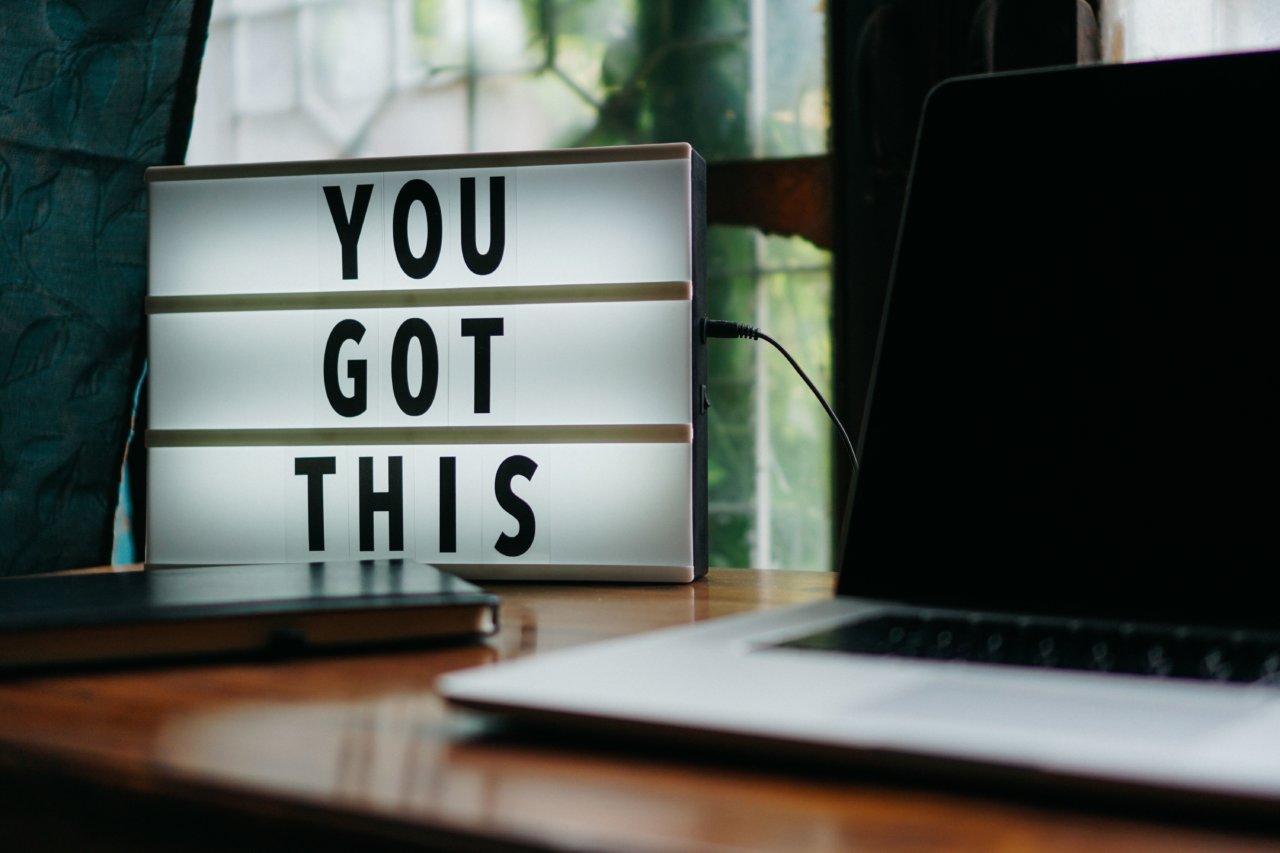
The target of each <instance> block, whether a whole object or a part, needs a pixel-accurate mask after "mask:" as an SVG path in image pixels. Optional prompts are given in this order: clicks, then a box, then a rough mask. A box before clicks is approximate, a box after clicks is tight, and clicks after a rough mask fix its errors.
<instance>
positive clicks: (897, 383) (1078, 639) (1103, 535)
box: [441, 54, 1280, 808]
mask: <svg viewBox="0 0 1280 853" xmlns="http://www.w3.org/2000/svg"><path fill="white" fill-rule="evenodd" d="M1276 81H1280V54H1256V55H1241V56H1230V57H1215V58H1204V59H1194V60H1179V61H1173V62H1162V63H1151V64H1143V65H1129V66H1105V67H1104V66H1097V67H1087V68H1075V69H1061V70H1050V71H1041V72H1028V73H1018V74H1009V75H996V76H989V77H982V78H968V79H960V80H954V81H951V82H948V83H945V84H944V85H942V86H941V87H939V88H938V89H936V90H935V91H934V93H933V94H932V96H931V97H930V99H929V101H928V104H927V106H926V109H925V112H924V117H923V121H922V125H921V132H920V137H919V140H918V143H917V149H916V156H915V161H914V165H913V171H912V179H911V185H910V189H909V194H908V201H907V205H906V212H905V215H904V218H903V224H902V229H901V234H900V237H899V244H898V249H897V255H896V263H895V270H894V274H893V281H892V284H891V288H890V293H889V296H888V300H887V308H886V312H885V317H884V320H883V322H882V325H881V336H880V342H879V346H878V351H877V356H876V364H875V368H874V369H875V378H874V382H873V385H872V390H871V395H870V402H869V406H868V409H867V414H866V417H865V418H864V423H863V429H862V433H861V436H860V456H861V460H862V464H861V468H860V470H859V472H858V474H857V476H856V485H855V491H854V497H853V499H852V501H851V507H850V509H849V513H850V514H849V518H848V519H847V521H848V538H847V545H846V546H845V548H844V553H843V555H842V561H841V566H840V576H839V583H838V595H837V597H836V598H835V599H834V600H829V601H822V602H818V603H815V604H811V605H807V606H800V607H794V608H789V609H785V610H781V611H774V612H766V613H758V614H751V615H747V616H743V617H736V618H730V619H724V620H715V621H711V622H705V623H701V624H697V625H693V626H691V627H687V628H680V629H675V630H668V631H662V632H658V633H653V634H647V635H642V636H637V637H632V638H626V639H622V640H618V641H612V642H608V643H602V644H600V645H596V646H590V647H585V648H578V649H571V650H567V651H564V652H561V653H553V654H546V655H539V656H536V657H533V658H531V659H528V660H523V661H516V662H513V663H508V664H503V665H499V666H494V667H491V668H486V669H481V670H474V671H470V672H464V673H460V674H456V675H452V676H449V677H447V678H446V679H445V680H444V681H443V682H442V684H441V689H442V690H443V692H444V694H445V695H446V696H447V697H449V698H450V699H451V700H453V701H455V702H457V703H460V704H463V705H466V706H470V707H476V708H484V709H493V710H499V711H502V712H505V713H509V714H516V715H527V716H531V717H534V716H536V717H540V718H543V719H547V718H550V719H558V720H561V721H564V722H566V723H569V724H572V725H577V726H581V725H588V724H602V725H609V726H612V727H615V728H617V727H619V726H622V727H624V728H631V729H635V730H645V731H648V732H651V733H652V732H659V733H661V732H667V733H685V734H687V733H689V732H691V731H694V732H697V733H699V736H700V737H702V738H704V739H706V738H709V737H712V738H718V739H720V740H721V741H724V742H734V743H750V744H761V745H772V746H774V747H778V746H782V747H784V748H786V749H788V750H793V751H795V752H797V753H807V754H816V755H821V756H825V757H828V758H830V759H831V760H833V761H848V762H864V763H874V764H881V765H892V764H901V765H904V766H910V767H915V768H919V767H922V766H928V765H927V764H925V765H922V764H921V761H920V759H927V760H929V761H935V762H939V764H938V765H937V766H938V767H939V768H942V767H943V765H944V764H946V765H948V766H950V767H952V768H955V767H959V768H983V769H999V770H1000V771H1001V772H1000V774H995V775H1000V776H1002V777H1004V776H1007V775H1008V771H1013V772H1014V774H1015V778H1019V779H1021V778H1023V777H1024V776H1025V777H1026V778H1030V779H1042V780H1053V781H1058V782H1062V781H1072V782H1074V781H1080V780H1086V781H1088V782H1090V783H1091V784H1093V785H1095V786H1096V783H1098V782H1104V781H1105V782H1108V783H1114V784H1113V785H1104V786H1102V787H1103V788H1106V789H1107V790H1112V789H1114V788H1116V787H1118V788H1121V789H1126V788H1131V789H1136V790H1140V791H1142V792H1144V793H1149V792H1151V791H1153V790H1154V791H1165V792H1183V793H1188V792H1190V793H1194V794H1195V797H1196V799H1197V800H1205V799H1206V798H1207V799H1210V800H1214V801H1222V802H1230V803H1240V804H1245V805H1250V804H1253V805H1258V804H1260V805H1263V806H1264V807H1271V808H1274V807H1275V806H1276V805H1280V758H1278V756H1280V599H1278V598H1277V597H1276V595H1275V593H1274V592H1273V591H1272V590H1273V589H1274V584H1275V581H1276V580H1277V575H1278V574H1280V523H1277V522H1278V520H1280V513H1278V512H1277V510H1278V509H1280V501H1278V500H1277V494H1280V420H1278V419H1277V417H1276V415H1275V412H1276V411H1277V409H1280V405H1278V403H1280V400H1278V399H1277V398H1280V296H1278V293H1280V213H1278V211H1280V134H1278V133H1277V131H1276V128H1275V127H1274V126H1273V121H1272V117H1271V116H1270V115H1268V113H1269V112H1270V111H1269V110H1267V109H1266V107H1265V106H1264V105H1263V103H1262V101H1260V100H1259V97H1258V92H1259V91H1261V90H1263V89H1266V90H1268V91H1269V90H1270V88H1271V87H1273V86H1274V84H1275V82H1276Z"/></svg>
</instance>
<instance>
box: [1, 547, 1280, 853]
mask: <svg viewBox="0 0 1280 853" xmlns="http://www.w3.org/2000/svg"><path fill="white" fill-rule="evenodd" d="M833 580H834V578H833V576H832V575H829V574H825V573H816V572H781V571H778V572H763V571H753V570H734V569H719V570H713V571H712V572H711V573H710V574H709V576H708V577H707V578H706V579H704V580H701V581H698V582H695V583H693V584H689V585H662V586H642V585H587V584H572V585H571V584H544V585H535V584H524V585H518V584H492V585H488V587H487V588H489V589H492V590H493V591H495V592H498V593H499V594H500V595H501V596H503V599H504V604H503V607H502V614H501V616H502V630H501V631H500V633H499V634H498V635H497V636H496V637H494V638H492V639H491V640H489V641H488V642H487V643H485V644H477V645H464V646H450V647H436V648H415V649H399V650H394V651H380V652H376V653H346V654H337V655H329V656H326V657H322V658H321V657H317V658H304V659H293V660H258V661H251V662H246V661H240V662H225V661H224V662H214V663H209V662H204V663H190V664H182V665H166V666H163V667H160V666H154V667H133V668H128V669H116V670H110V671H108V670H99V671H93V672H79V673H70V672H64V673H58V674H47V675H41V676H26V677H21V678H13V677H8V678H5V679H3V680H0V821H3V822H2V823H0V838H3V839H5V841H4V842H3V848H4V849H5V850H25V849H41V850H50V849H95V850H125V849H128V850H131V851H137V850H151V849H184V850H221V849H230V848H233V847H234V848H238V849H254V850H257V849H267V848H275V849H280V848H281V847H282V846H284V847H287V848H288V849H300V850H302V849H362V850H381V849H401V848H409V847H413V848H422V849H457V850H607V851H701V850H706V851H724V850H751V851H757V850H758V851H806V850H812V851H845V850H872V851H908V850H911V851H915V850H939V849H944V850H983V851H988V850H1090V851H1098V850H1101V851H1111V850H1114V851H1121V850H1123V851H1134V850H1153V851H1154V850H1160V851H1165V850H1196V851H1245V850H1259V849H1275V850H1280V835H1267V834H1266V833H1265V832H1264V831H1263V829H1261V828H1259V827H1258V826H1256V825H1255V826H1253V827H1245V826H1242V825H1232V824H1229V823H1223V822H1217V823H1212V824H1210V823H1206V822H1205V820H1204V819H1201V818H1197V819H1196V820H1195V821H1188V820H1185V819H1184V816H1183V815H1181V814H1177V813H1173V812H1171V811H1167V810H1164V811H1162V810H1160V809H1159V808H1156V809H1151V808H1147V809H1144V810H1142V811H1135V810H1134V809H1132V808H1126V809H1125V810H1119V811H1118V810H1115V809H1107V808H1106V807H1105V805H1104V804H1103V803H1100V802H1095V801H1090V800H1086V801H1085V802H1083V803H1081V802H1075V803H1072V804H1062V803H1059V802H1058V801H1056V800H1053V799H1047V798H1045V797H1038V798H1033V797H1026V796H1020V795H1018V793H1017V792H1011V791H990V790H978V791H974V790H968V789H966V787H964V786H963V785H957V784H955V783H951V784H949V785H948V784H932V783H930V782H929V780H927V779H925V780H916V781H912V780H902V779H889V778H882V777H879V776H877V774H876V773H875V771H874V770H873V769H872V770H869V769H868V768H859V769H855V770H841V769H838V768H832V767H827V768H818V767H812V766H803V765H800V764H797V763H793V762H785V761H784V762H779V761H777V760H765V759H762V758H759V757H751V756H734V755H725V754H719V753H714V752H703V751H700V750H696V749H695V750H693V751H692V752H691V751H689V750H688V749H686V748H679V749H677V748H671V747H656V746H653V745H648V744H642V743H633V742H628V741H602V740H599V739H578V738H575V737H572V736H569V737H565V736H548V735H543V734H538V733H534V732H530V731H524V730H515V731H511V730H507V729H504V728H502V727H500V726H499V725H497V724H496V723H495V722H494V721H492V720H487V719H485V718H483V717H481V716H477V715H474V714H470V713H463V712H459V711H456V710H451V709H449V708H447V707H446V706H445V704H444V702H443V701H442V700H441V699H440V698H439V697H438V696H437V695H436V693H435V692H434V690H433V684H434V682H435V679H436V677H437V676H439V675H440V674H441V673H444V672H447V671H450V670H454V669H457V668H460V667H466V666H475V665H481V664H486V663H490V662H493V661H497V660H502V659H509V658H514V657H519V656H522V655H528V654H536V653H538V652H543V651H547V650H550V649H555V648H563V647H567V646H572V645H577V644H580V643H585V642H591V641H594V640H599V639H603V638H606V637H612V636H620V635H625V634H630V633H634V632H637V631H644V630H650V629H654V628H660V627H664V626H669V625H677V624H683V623H687V622H690V621H693V620H698V619H705V618H710V617H715V616H722V615H728V614H732V613H738V612H742V611H746V610H752V609H757V608H762V607H777V606H782V605H786V604H790V603H796V602H802V601H808V600H812V599H815V598H820V597H824V596H827V595H830V594H831V589H832V586H833ZM0 594H3V585H2V583H0Z"/></svg>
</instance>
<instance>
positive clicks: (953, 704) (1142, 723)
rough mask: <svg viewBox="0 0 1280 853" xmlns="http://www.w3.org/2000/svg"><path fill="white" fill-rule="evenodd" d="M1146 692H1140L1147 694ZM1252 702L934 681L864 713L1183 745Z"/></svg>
mask: <svg viewBox="0 0 1280 853" xmlns="http://www.w3.org/2000/svg"><path fill="white" fill-rule="evenodd" d="M1145 692H1146V691H1144V693H1145ZM1255 707H1256V705H1254V703H1252V702H1250V701H1247V700H1245V698H1244V697H1237V696H1227V697H1223V696H1212V695H1200V696H1195V695H1192V696H1188V695H1187V694H1186V693H1185V692H1182V691H1180V692H1179V695H1178V696H1177V697H1176V698H1173V697H1171V696H1162V695H1161V693H1160V692H1159V691H1157V692H1155V693H1154V695H1138V692H1137V691H1135V690H1130V689H1126V690H1109V689H1090V688H1089V687H1086V686H1081V687H1079V688H1076V687H1074V686H1066V687H1058V686H1055V685H1043V686H1041V685H1036V686H1030V687H1021V686H1014V685H1009V684H992V683H990V682H985V681H984V683H978V684H961V683H934V684H926V685H923V686H920V687H917V688H913V689H911V690H908V691H905V692H903V693H899V694H897V695H895V696H892V697H890V698H887V699H885V700H883V701H880V702H876V703H874V704H873V705H870V706H867V707H866V708H864V709H863V710H862V712H861V713H870V714H872V715H875V716H880V715H882V714H883V715H885V716H887V717H892V718H893V720H895V721H896V722H897V723H900V724H901V723H906V724H908V725H910V724H912V723H922V724H927V725H929V726H930V727H933V726H937V725H939V724H942V725H945V726H947V727H952V726H957V727H963V728H966V729H970V730H973V729H978V730H982V729H990V730H992V731H993V732H995V731H998V732H1000V733H1002V734H1003V735H1005V736H1017V735H1027V734H1037V733H1039V734H1043V733H1046V732H1048V733H1051V734H1053V735H1056V736H1059V737H1066V738H1075V737H1083V738H1090V739H1094V738H1099V737H1101V738H1106V739H1108V740H1110V739H1113V738H1114V739H1117V740H1122V741H1125V742H1129V743H1132V742H1134V741H1138V740H1141V741H1147V742H1159V741H1177V742H1180V743H1185V742H1187V741H1189V740H1191V739H1195V738H1199V737H1201V736H1204V735H1206V734H1208V733H1210V732H1211V731H1213V730H1214V729H1216V728H1219V727H1221V726H1223V725H1224V724H1227V723H1230V722H1233V721H1235V720H1238V719H1241V717H1242V715H1244V714H1246V713H1247V712H1249V711H1251V710H1253V709H1254V708H1255Z"/></svg>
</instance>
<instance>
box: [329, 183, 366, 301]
mask: <svg viewBox="0 0 1280 853" xmlns="http://www.w3.org/2000/svg"><path fill="white" fill-rule="evenodd" d="M372 195H373V184H360V185H358V186H357V187H356V198H355V201H354V202H352V204H351V218H350V219H348V218H347V211H346V206H345V205H344V204H343V203H342V187H325V188H324V198H325V201H327V202H329V215H330V216H332V217H333V227H334V228H335V229H336V230H337V232H338V242H339V243H341V244H342V277H343V278H359V277H360V276H359V273H358V270H357V269H356V246H357V244H359V242H360V229H362V228H364V215H365V214H366V213H368V212H369V197H370V196H372Z"/></svg>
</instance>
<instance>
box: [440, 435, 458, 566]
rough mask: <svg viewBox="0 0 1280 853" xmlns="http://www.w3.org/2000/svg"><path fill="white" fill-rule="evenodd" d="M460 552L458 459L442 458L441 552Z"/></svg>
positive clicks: (452, 457)
mask: <svg viewBox="0 0 1280 853" xmlns="http://www.w3.org/2000/svg"><path fill="white" fill-rule="evenodd" d="M457 550H458V457H456V456H441V457H440V551H441V553H445V554H452V553H455V552H456V551H457Z"/></svg>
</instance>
